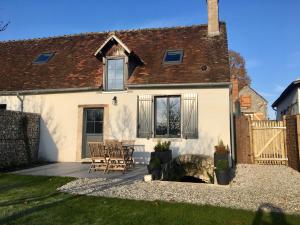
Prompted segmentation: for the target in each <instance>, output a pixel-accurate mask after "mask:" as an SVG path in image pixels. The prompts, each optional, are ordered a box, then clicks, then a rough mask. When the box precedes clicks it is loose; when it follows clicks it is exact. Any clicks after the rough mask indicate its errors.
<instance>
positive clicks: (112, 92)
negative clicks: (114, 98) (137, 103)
mask: <svg viewBox="0 0 300 225" xmlns="http://www.w3.org/2000/svg"><path fill="white" fill-rule="evenodd" d="M102 93H103V94H122V93H128V91H127V90H119V91H118V90H114V91H102Z"/></svg>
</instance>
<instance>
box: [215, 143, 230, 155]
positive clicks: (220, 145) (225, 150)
mask: <svg viewBox="0 0 300 225" xmlns="http://www.w3.org/2000/svg"><path fill="white" fill-rule="evenodd" d="M215 153H217V154H225V153H229V148H228V145H227V146H225V145H224V143H223V141H222V140H220V141H219V143H218V145H216V146H215Z"/></svg>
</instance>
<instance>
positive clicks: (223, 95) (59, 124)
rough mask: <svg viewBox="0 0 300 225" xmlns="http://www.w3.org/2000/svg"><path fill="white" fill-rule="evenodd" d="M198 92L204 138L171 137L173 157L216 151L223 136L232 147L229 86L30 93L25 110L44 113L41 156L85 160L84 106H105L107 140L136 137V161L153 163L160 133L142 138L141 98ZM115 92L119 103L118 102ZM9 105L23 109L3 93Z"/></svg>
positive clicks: (0, 100) (200, 133)
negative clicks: (151, 158) (139, 135)
mask: <svg viewBox="0 0 300 225" xmlns="http://www.w3.org/2000/svg"><path fill="white" fill-rule="evenodd" d="M187 93H194V94H197V101H198V138H197V139H184V138H169V139H168V140H170V141H171V143H172V144H171V149H172V150H173V156H174V155H177V154H183V153H193V154H205V155H211V156H212V155H213V153H214V146H215V145H216V144H217V143H218V140H220V139H222V140H223V141H224V143H225V144H226V145H229V147H230V96H229V88H228V87H218V88H216V87H215V88H189V89H188V88H177V89H139V90H136V89H135V90H128V91H121V92H102V91H89V92H76V93H56V94H39V95H26V96H25V97H24V111H25V112H33V113H39V114H41V131H40V148H39V157H40V159H43V160H47V161H59V162H75V161H82V156H81V152H82V139H83V138H82V137H83V133H82V132H83V128H82V127H83V109H84V108H86V107H104V128H103V129H104V131H103V132H104V134H103V135H104V139H119V140H122V139H127V140H128V139H134V140H136V144H137V145H139V146H138V147H137V148H136V150H135V155H134V156H135V158H136V161H137V162H139V161H141V162H147V160H148V159H149V156H150V153H149V152H151V151H153V147H154V145H155V144H156V143H157V141H158V139H157V138H150V139H146V138H137V111H138V109H137V99H138V96H141V95H182V94H187ZM114 96H116V97H117V102H118V103H117V105H114V104H112V99H113V98H114ZM0 104H7V109H8V110H17V111H20V109H21V104H20V101H19V99H18V98H17V96H0Z"/></svg>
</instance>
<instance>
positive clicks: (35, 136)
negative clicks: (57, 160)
mask: <svg viewBox="0 0 300 225" xmlns="http://www.w3.org/2000/svg"><path fill="white" fill-rule="evenodd" d="M39 135H40V115H38V114H32V113H21V112H15V111H8V110H0V169H3V168H7V167H13V166H19V165H25V164H29V163H32V162H35V161H37V159H38V149H39Z"/></svg>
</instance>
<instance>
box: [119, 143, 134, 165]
mask: <svg viewBox="0 0 300 225" xmlns="http://www.w3.org/2000/svg"><path fill="white" fill-rule="evenodd" d="M121 143H122V145H123V146H126V145H127V146H126V147H125V148H126V150H127V152H126V164H127V165H128V166H129V167H134V166H135V164H134V159H133V152H134V143H135V140H122V141H121Z"/></svg>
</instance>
